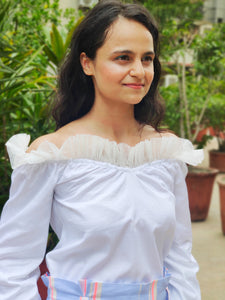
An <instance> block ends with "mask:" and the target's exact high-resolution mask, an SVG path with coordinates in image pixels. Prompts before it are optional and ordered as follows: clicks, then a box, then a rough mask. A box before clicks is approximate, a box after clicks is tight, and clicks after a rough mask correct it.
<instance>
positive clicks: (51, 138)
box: [27, 132, 59, 153]
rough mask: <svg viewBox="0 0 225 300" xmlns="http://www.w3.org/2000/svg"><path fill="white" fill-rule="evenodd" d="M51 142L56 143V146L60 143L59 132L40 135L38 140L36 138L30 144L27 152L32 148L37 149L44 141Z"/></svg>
mask: <svg viewBox="0 0 225 300" xmlns="http://www.w3.org/2000/svg"><path fill="white" fill-rule="evenodd" d="M46 141H48V142H50V143H53V144H55V145H56V146H57V145H58V144H59V136H58V134H57V132H53V133H49V134H46V135H42V136H40V137H38V138H37V139H36V140H34V141H33V142H32V143H31V145H30V146H29V148H28V149H27V152H28V153H29V152H31V151H32V150H37V149H38V147H39V146H40V145H41V144H42V143H43V142H46Z"/></svg>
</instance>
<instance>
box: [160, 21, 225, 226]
mask: <svg viewBox="0 0 225 300" xmlns="http://www.w3.org/2000/svg"><path fill="white" fill-rule="evenodd" d="M178 21H179V20H178ZM176 22H177V20H176ZM176 22H175V23H173V24H176ZM178 25H179V26H177V28H176V29H177V30H176V31H175V33H176V36H175V38H174V39H171V42H168V45H169V43H172V45H171V47H173V48H174V49H176V52H175V54H176V55H173V56H172V58H170V61H168V60H167V61H164V70H165V73H167V74H168V73H169V74H174V75H177V82H175V83H173V84H172V85H170V86H167V87H165V86H162V87H161V94H162V96H163V98H164V99H165V104H166V110H167V112H166V118H165V124H166V125H168V127H169V128H170V129H172V130H173V131H174V132H175V133H177V135H179V136H181V137H183V138H187V139H189V140H190V141H191V142H192V143H193V144H195V145H196V148H203V147H204V146H205V145H206V143H207V142H208V139H210V138H211V136H207V135H205V136H204V137H203V138H201V139H198V137H199V132H201V131H202V130H204V129H205V128H207V127H210V126H213V125H211V117H210V115H209V111H210V109H212V107H213V108H218V110H219V111H220V114H224V111H225V107H224V103H225V101H224V100H223V99H224V98H223V99H222V98H221V94H222V90H223V92H224V90H225V88H224V82H223V76H224V68H223V59H224V53H225V43H224V41H221V39H222V36H223V35H224V33H223V32H225V31H224V30H223V29H224V28H221V27H222V26H225V25H218V24H217V25H213V26H212V29H211V30H209V31H208V32H205V34H204V36H201V35H200V34H199V31H198V29H197V25H196V22H192V25H191V24H190V23H188V24H187V25H188V26H187V27H185V26H184V27H182V22H181V23H179V24H178ZM167 32H170V29H169V28H167ZM223 40H224V39H223ZM168 47H169V46H167V48H168ZM190 49H191V51H192V52H190ZM187 54H191V58H192V59H191V60H190V59H189V60H188V56H187ZM224 94H225V93H224ZM222 104H223V107H224V108H223V109H222ZM215 118H220V121H221V120H225V118H222V117H220V115H217V116H216V115H215ZM217 173H218V171H217V170H215V169H213V170H212V169H211V168H202V167H201V168H198V167H194V168H193V167H189V172H188V175H187V179H186V181H187V187H188V194H189V202H190V212H191V219H192V221H202V220H205V219H206V218H207V215H208V210H209V205H210V199H211V194H212V188H213V183H214V180H215V177H216V174H217ZM207 189H208V190H207Z"/></svg>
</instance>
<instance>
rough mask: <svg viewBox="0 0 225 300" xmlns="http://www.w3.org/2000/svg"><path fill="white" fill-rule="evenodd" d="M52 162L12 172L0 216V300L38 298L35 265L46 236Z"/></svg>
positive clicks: (54, 174)
mask: <svg viewBox="0 0 225 300" xmlns="http://www.w3.org/2000/svg"><path fill="white" fill-rule="evenodd" d="M56 180H57V170H56V164H55V163H49V164H48V163H45V164H36V165H35V164H33V165H22V166H20V167H18V168H16V169H15V170H14V171H13V173H12V182H11V188H10V195H9V200H8V201H7V202H6V204H5V206H4V208H3V212H2V215H1V219H0V295H1V297H0V298H1V300H12V299H16V300H24V299H29V300H38V299H40V296H39V293H38V289H37V279H38V277H39V264H40V263H41V261H42V260H43V257H44V254H45V249H46V243H47V238H48V228H49V222H50V217H51V206H52V199H53V191H54V186H55V184H56Z"/></svg>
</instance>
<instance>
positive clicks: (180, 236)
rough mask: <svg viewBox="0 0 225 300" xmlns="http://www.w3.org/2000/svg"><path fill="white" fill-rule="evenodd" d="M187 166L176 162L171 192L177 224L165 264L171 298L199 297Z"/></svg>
mask: <svg viewBox="0 0 225 300" xmlns="http://www.w3.org/2000/svg"><path fill="white" fill-rule="evenodd" d="M186 174H187V167H186V165H185V163H182V162H181V163H180V164H179V165H177V169H176V175H175V181H174V195H175V198H176V206H175V214H176V228H175V235H174V240H173V243H172V246H171V248H170V251H169V253H168V255H167V257H166V259H165V262H164V263H165V266H166V268H167V269H168V270H169V273H171V279H170V284H169V291H170V297H171V299H172V300H181V299H182V300H200V299H201V295H200V288H199V284H198V281H197V278H196V273H197V271H198V264H197V262H196V261H195V259H194V257H193V256H192V254H191V250H192V229H191V219H190V211H189V203H188V193H187V187H186V182H185V177H186Z"/></svg>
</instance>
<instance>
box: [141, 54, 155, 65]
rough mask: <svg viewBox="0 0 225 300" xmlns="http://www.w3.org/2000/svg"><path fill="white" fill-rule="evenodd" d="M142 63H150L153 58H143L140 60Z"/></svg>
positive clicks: (148, 56)
mask: <svg viewBox="0 0 225 300" xmlns="http://www.w3.org/2000/svg"><path fill="white" fill-rule="evenodd" d="M142 61H143V62H145V63H150V62H152V61H153V57H152V56H150V55H147V56H144V57H143V58H142Z"/></svg>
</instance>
